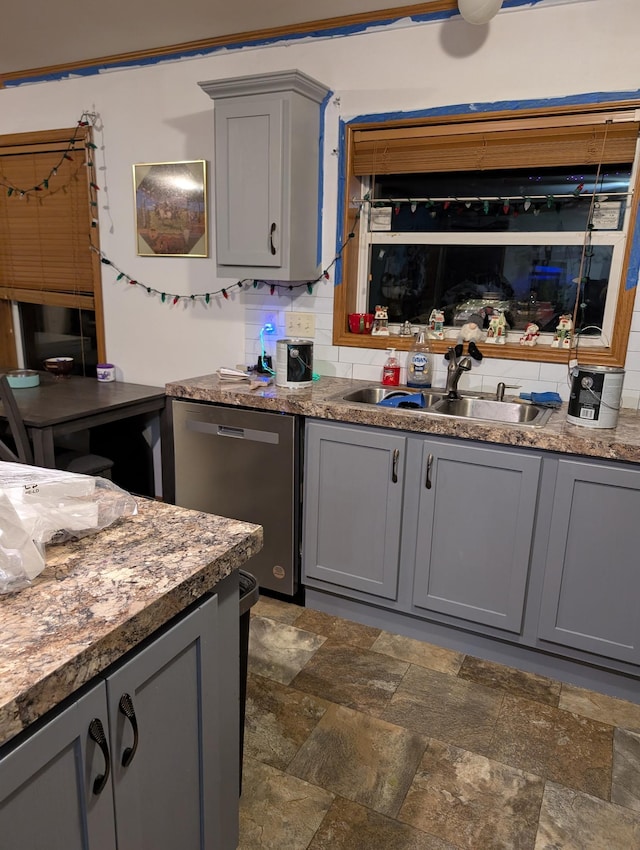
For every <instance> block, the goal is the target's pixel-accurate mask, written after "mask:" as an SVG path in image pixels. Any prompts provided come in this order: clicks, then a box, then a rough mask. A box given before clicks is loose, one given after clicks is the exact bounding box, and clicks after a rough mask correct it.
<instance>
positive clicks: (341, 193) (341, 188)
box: [333, 119, 347, 286]
mask: <svg viewBox="0 0 640 850" xmlns="http://www.w3.org/2000/svg"><path fill="white" fill-rule="evenodd" d="M338 132H339V137H338V138H339V144H338V205H337V206H338V208H337V211H336V214H337V216H338V226H337V227H336V256H337V257H338V259H337V260H336V264H335V266H334V267H333V269H334V274H333V284H334V286H339V285H340V284H341V283H342V253H341V251H340V249H341V247H342V243H343V241H344V238H345V234H344V201H345V183H346V179H347V178H346V175H345V173H344V172H345V169H344V167H343V166H344V162H345V145H346V138H347V134H346V131H345V123H344V121H343V120H342V119H340V125H339V130H338Z"/></svg>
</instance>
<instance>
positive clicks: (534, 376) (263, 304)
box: [233, 284, 640, 410]
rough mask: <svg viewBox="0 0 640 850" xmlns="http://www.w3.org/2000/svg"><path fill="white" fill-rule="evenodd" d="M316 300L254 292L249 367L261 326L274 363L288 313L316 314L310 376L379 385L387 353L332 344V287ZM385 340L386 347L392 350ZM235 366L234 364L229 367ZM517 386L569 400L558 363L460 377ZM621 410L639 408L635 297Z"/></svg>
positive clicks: (490, 385)
mask: <svg viewBox="0 0 640 850" xmlns="http://www.w3.org/2000/svg"><path fill="white" fill-rule="evenodd" d="M317 290H318V292H317V294H316V293H314V295H301V296H291V295H286V294H282V295H273V296H271V295H269V294H268V291H267V292H265V291H261V290H256V291H255V292H251V293H247V297H246V311H245V322H246V343H245V344H246V350H245V356H246V359H247V364H248V365H251V364H254V363H256V362H257V359H258V356H259V355H260V353H261V341H260V330H261V328H262V327H263V325H264V324H265V322H271V323H272V324H273V325H274V327H275V328H276V332H275V333H274V334H264V335H263V340H264V346H265V350H266V353H267V354H271V355H272V356H274V359H275V342H276V340H278V339H281V338H283V337H285V336H286V333H285V313H286V312H287V311H288V310H295V311H299V312H300V311H304V312H310V313H314V315H315V325H316V332H315V336H314V337H313V340H314V371H315V372H316V373H317V374H319V375H332V376H336V377H340V378H354V379H358V380H363V381H371V382H374V381H379V380H380V377H381V373H382V366H383V364H384V361H385V360H386V359H387V356H388V355H387V352H386V351H384V350H379V349H372V348H351V347H345V346H335V345H333V344H332V323H333V291H332V289H331V285H330V284H327V285H326V286H325V287H324V288H322V289H321V288H320V287H317ZM393 339H394V338H393V337H390V338H389V347H391V346H392V345H393ZM398 356H399V359H400V363H401V366H402V370H401V373H400V380H401V382H404V381H405V379H406V361H407V352H404V351H402V352H400V353H399V355H398ZM233 365H235V364H233ZM446 370H447V361H446V360H445V359H444V357H443V356H442V355H435V360H434V371H433V383H434V386H444V384H445V382H446ZM500 381H503V382H504V383H505V384H507V385H508V384H512V385H515V386H514V388H511V389H507V395H518V394H519V393H521V392H527V393H530V392H557V393H559V394H560V396H561V397H562V399H563V400H565V401H567V400H568V398H569V378H568V370H567V367H566V366H565V365H561V364H557V363H533V362H524V361H521V360H508V359H504V360H502V359H496V358H491V359H489V358H486V357H485V358H484V360H482V361H481V362H480V363H476V362H475V361H474V362H473V366H472V369H471V371H470V372H466V373H465V374H463V376H462V378H461V380H460V385H459V386H460V387H461V389H467V390H478V391H481V392H494V391H495V389H496V386H497V384H498V383H499V382H500ZM622 406H623V407H624V408H629V409H632V410H638V409H639V407H640V303H638V298H636V309H635V311H634V313H633V319H632V323H631V333H630V335H629V345H628V348H627V360H626V363H625V378H624V385H623V390H622Z"/></svg>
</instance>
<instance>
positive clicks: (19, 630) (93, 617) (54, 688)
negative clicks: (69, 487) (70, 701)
mask: <svg viewBox="0 0 640 850" xmlns="http://www.w3.org/2000/svg"><path fill="white" fill-rule="evenodd" d="M261 547H262V528H261V527H260V526H258V525H253V524H251V523H246V522H238V521H237V520H232V519H225V518H223V517H218V516H213V515H211V514H205V513H200V512H198V511H191V510H186V509H184V508H177V507H174V506H172V505H165V504H162V503H160V502H153V501H149V500H147V499H140V500H139V501H138V514H137V515H136V516H133V517H126V518H123V519H121V520H119V521H117V522H116V523H114V524H113V525H112V526H110V527H109V528H106V529H104V530H103V531H101V532H99V533H98V534H93V535H90V536H87V537H84V538H82V539H80V540H77V541H71V542H67V543H62V544H60V545H56V546H47V550H46V567H45V569H44V571H43V572H42V573H40V575H39V576H37V577H36V578H35V579H34V582H33V584H32V585H31V586H30V587H27V588H25V589H24V590H21V591H19V592H17V593H12V594H6V595H3V596H0V635H1V638H0V744H3V743H5V742H6V741H8V740H9V739H11V738H12V737H13V736H14V735H16V734H18V733H19V732H20V731H22V730H23V729H25V728H26V727H27V726H28V725H29V724H30V723H32V722H33V721H34V720H36V719H37V718H39V717H41V716H42V715H43V714H44V713H45V712H47V711H48V710H49V709H51V708H53V707H54V706H55V705H57V704H58V703H59V702H60V701H61V700H63V699H64V698H66V697H67V696H69V695H70V694H72V693H73V692H74V691H75V690H77V689H78V688H79V687H81V686H82V685H84V684H85V683H87V682H89V681H90V680H91V679H92V678H94V676H96V675H97V674H99V673H100V672H101V671H103V670H104V669H105V668H107V667H108V666H109V665H110V664H112V663H113V662H114V661H117V660H118V658H120V657H121V656H122V655H124V653H126V652H127V651H128V650H129V649H131V648H132V647H134V646H136V645H137V644H138V643H139V642H140V641H142V640H144V638H146V637H148V636H149V635H150V634H151V633H152V632H154V631H155V630H156V629H158V628H159V627H160V626H162V625H164V624H165V623H167V622H168V621H169V620H171V619H172V618H173V617H174V616H175V615H176V614H178V613H179V612H180V611H182V610H184V609H185V608H186V607H188V606H189V605H190V604H191V603H192V602H194V601H195V600H196V599H198V598H199V597H200V596H202V595H203V594H205V593H207V592H208V591H209V590H211V589H212V588H213V587H214V586H215V585H216V584H217V583H218V582H219V581H221V580H222V579H223V578H225V577H226V576H228V575H229V574H230V573H231V572H232V571H233V570H236V569H238V568H239V567H240V566H241V565H242V564H243V563H245V561H247V560H248V559H249V558H250V557H251V555H253V554H255V553H256V552H257V551H259V549H260V548H261Z"/></svg>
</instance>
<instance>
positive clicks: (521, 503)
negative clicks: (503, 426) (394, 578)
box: [413, 440, 541, 633]
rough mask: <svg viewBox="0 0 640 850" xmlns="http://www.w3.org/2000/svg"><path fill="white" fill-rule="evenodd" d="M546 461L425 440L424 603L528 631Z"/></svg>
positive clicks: (420, 537) (420, 566)
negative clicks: (533, 548)
mask: <svg viewBox="0 0 640 850" xmlns="http://www.w3.org/2000/svg"><path fill="white" fill-rule="evenodd" d="M540 466H541V460H540V458H539V457H537V456H535V455H526V454H521V453H519V452H514V451H509V450H508V449H504V450H502V449H495V448H485V447H481V446H471V445H468V444H464V443H460V442H453V441H450V442H447V443H445V442H444V441H443V442H434V441H430V440H425V441H424V442H423V444H422V468H421V484H420V491H419V494H418V499H419V507H418V531H417V539H416V541H415V556H414V557H413V560H414V566H415V573H414V590H413V602H414V605H415V606H416V607H417V608H418V609H424V610H426V611H430V612H436V613H440V614H447V615H453V616H455V617H459V618H461V619H463V620H467V621H470V622H473V623H478V624H482V625H485V626H493V627H497V628H499V629H504V630H506V631H510V632H515V633H518V632H520V630H521V625H522V618H523V611H524V604H525V598H526V587H527V576H528V571H529V560H530V553H531V546H532V539H533V531H534V525H535V516H536V502H537V494H538V482H539V476H540Z"/></svg>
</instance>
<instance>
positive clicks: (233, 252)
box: [215, 97, 288, 267]
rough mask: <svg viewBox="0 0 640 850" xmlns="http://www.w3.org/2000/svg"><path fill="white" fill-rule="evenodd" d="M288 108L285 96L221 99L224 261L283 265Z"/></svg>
mask: <svg viewBox="0 0 640 850" xmlns="http://www.w3.org/2000/svg"><path fill="white" fill-rule="evenodd" d="M287 107H288V104H287V102H286V101H285V100H284V99H283V98H279V97H242V98H231V99H229V100H221V101H217V102H216V106H215V139H216V160H215V161H216V170H215V181H216V211H217V214H216V252H217V261H218V265H228V266H274V267H279V266H281V265H282V241H283V237H284V234H283V227H284V222H283V210H282V180H283V172H282V156H283V130H284V120H285V110H286V109H287Z"/></svg>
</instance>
